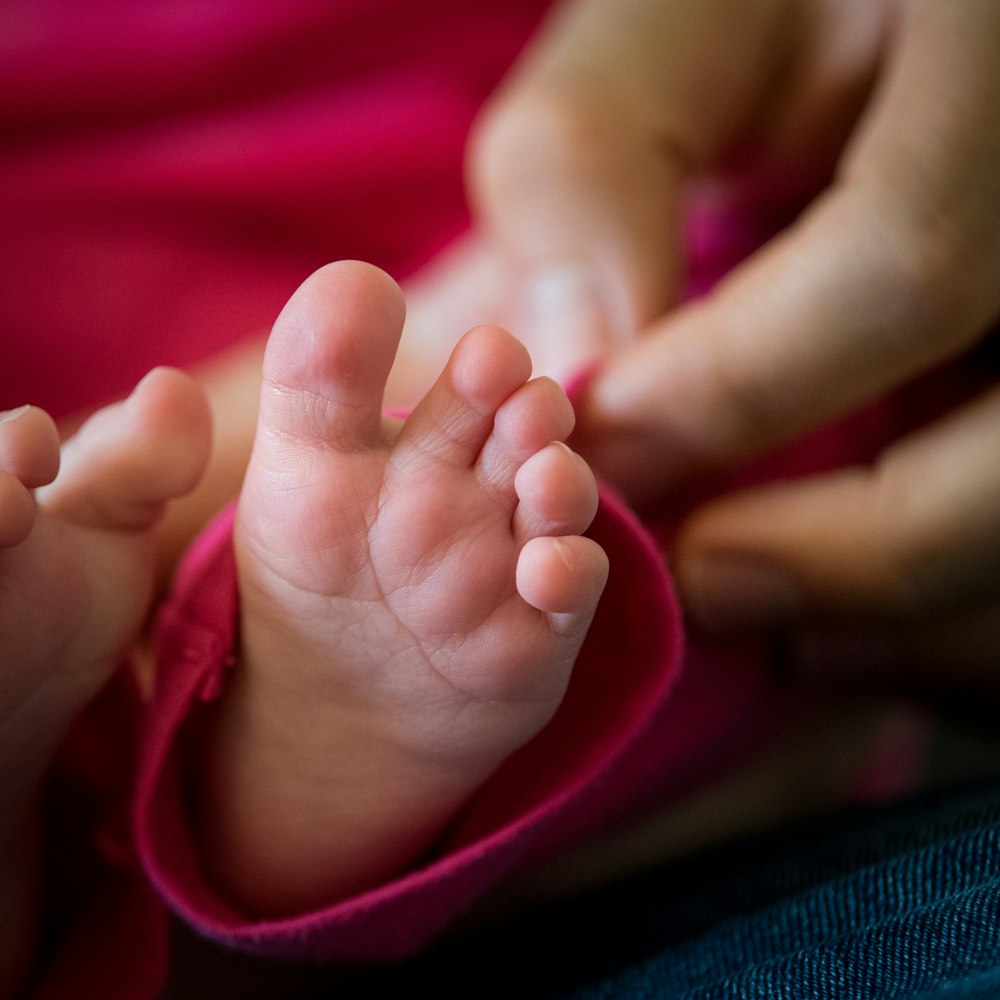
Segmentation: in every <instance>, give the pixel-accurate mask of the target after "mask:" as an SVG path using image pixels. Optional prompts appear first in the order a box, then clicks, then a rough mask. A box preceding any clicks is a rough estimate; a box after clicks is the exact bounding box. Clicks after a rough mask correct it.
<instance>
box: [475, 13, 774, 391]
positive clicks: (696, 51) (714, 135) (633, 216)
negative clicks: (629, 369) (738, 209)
mask: <svg viewBox="0 0 1000 1000" xmlns="http://www.w3.org/2000/svg"><path fill="white" fill-rule="evenodd" d="M778 6H779V4H777V3H775V2H773V0H772V2H768V0H757V2H751V3H746V4H742V5H740V8H739V11H738V12H737V13H734V11H733V8H732V4H730V3H728V2H725V0H701V2H699V3H698V4H690V3H684V2H663V0H576V2H573V3H570V4H568V5H563V6H562V7H559V8H557V10H556V12H555V15H554V16H552V17H551V18H550V19H549V21H548V22H547V23H546V24H545V25H544V26H543V28H542V30H541V31H540V32H539V34H538V36H537V37H536V39H535V41H534V43H533V44H532V45H531V46H530V47H529V49H528V51H527V52H526V53H525V55H524V56H523V57H522V59H521V61H520V62H519V63H518V64H517V65H516V66H515V68H514V69H513V70H512V72H511V74H510V75H509V77H508V78H507V80H506V81H505V83H504V84H503V85H502V86H501V88H500V90H499V91H498V92H497V94H496V95H495V96H494V98H493V99H492V100H491V101H490V102H489V104H488V105H487V106H486V108H485V109H484V111H483V113H482V115H481V116H480V119H479V122H478V124H477V127H476V128H475V129H474V131H473V136H472V140H471V142H470V146H469V153H468V159H467V172H468V189H469V193H470V197H471V200H472V207H473V211H474V214H475V216H476V220H477V223H478V224H479V225H480V226H481V227H482V228H483V229H485V231H486V233H487V234H488V235H489V237H490V238H491V239H493V240H494V241H495V242H496V243H497V244H498V245H499V247H500V248H501V250H502V252H503V253H504V254H505V256H506V258H507V260H508V262H509V264H510V266H511V268H512V270H513V272H514V281H515V286H516V287H518V288H519V289H520V290H521V295H522V300H523V301H522V303H521V310H522V326H521V327H520V328H519V329H518V330H517V332H518V334H519V335H521V336H524V337H525V339H526V340H527V341H528V343H529V347H531V348H532V352H533V354H534V356H535V359H536V363H537V364H538V367H539V368H540V369H542V370H546V371H548V372H549V373H550V374H561V373H564V372H566V371H567V370H569V369H571V368H573V367H579V366H580V365H581V364H584V363H586V362H587V361H589V360H592V359H593V358H594V357H595V356H598V355H600V354H602V353H604V352H605V351H607V350H609V349H610V348H612V347H614V346H615V345H617V344H620V343H621V342H623V341H625V340H627V339H629V338H631V336H632V335H633V334H634V333H635V331H636V330H638V329H639V328H640V327H641V326H643V325H645V324H646V323H648V322H650V321H651V320H653V319H655V318H657V317H659V316H661V315H662V314H663V313H664V312H665V311H666V310H667V309H668V308H669V307H670V305H671V304H672V303H673V302H674V300H675V298H676V295H677V291H678V287H679V284H680V280H681V275H682V271H683V261H682V259H681V245H682V240H681V232H680V230H681V218H682V195H683V188H684V182H685V180H686V179H687V177H688V176H689V175H690V174H692V173H694V172H698V171H701V170H705V169H707V168H708V167H709V166H711V165H712V164H713V163H714V162H715V161H716V160H717V159H718V158H719V157H720V156H721V155H722V153H723V152H724V150H725V149H726V147H727V146H728V144H729V142H730V141H731V140H732V139H733V137H734V136H735V135H736V134H738V133H739V131H740V130H741V128H742V126H743V125H744V124H745V120H746V119H747V117H748V116H749V114H750V113H751V112H752V110H754V109H755V108H756V107H757V95H759V93H760V91H761V90H762V88H763V87H764V85H765V78H766V75H767V72H768V68H767V67H768V60H767V58H766V54H767V50H768V48H769V44H768V43H769V40H770V37H771V32H772V30H773V23H772V22H773V20H774V17H773V16H764V14H765V13H767V14H772V15H773V13H774V11H775V10H776V8H777V7H778ZM734 19H735V20H738V21H740V22H741V23H740V24H738V25H734V24H733V21H734ZM730 49H731V50H732V51H727V50H730Z"/></svg>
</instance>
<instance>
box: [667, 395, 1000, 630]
mask: <svg viewBox="0 0 1000 1000" xmlns="http://www.w3.org/2000/svg"><path fill="white" fill-rule="evenodd" d="M998 440H1000V385H997V386H995V387H993V388H992V389H991V390H989V391H988V392H986V393H985V394H983V395H982V396H981V397H979V398H978V399H976V400H974V401H972V402H970V403H967V404H966V405H965V406H964V407H962V408H961V409H958V410H956V411H954V412H953V413H952V414H950V415H949V416H948V417H947V418H946V419H944V420H941V421H939V422H938V423H936V424H934V425H931V426H929V427H926V428H924V429H922V430H920V431H918V432H915V433H914V434H913V435H911V436H910V437H909V438H906V439H903V440H901V441H900V442H898V443H897V444H895V445H894V446H892V447H891V448H889V449H888V450H887V451H886V452H885V453H884V454H883V455H882V456H881V458H880V459H879V461H878V462H877V463H875V464H874V465H873V466H871V467H866V468H852V469H846V470H841V471H837V472H833V473H830V474H827V475H824V476H818V477H815V478H810V479H803V480H798V481H791V482H784V483H776V484H773V485H769V486H764V487H760V488H758V489H755V490H751V491H746V492H744V493H737V494H732V495H730V496H727V497H723V498H721V499H719V500H717V501H715V502H712V503H709V504H708V505H706V506H705V507H703V508H702V509H700V510H698V511H696V512H695V514H694V515H693V516H692V517H691V519H690V520H689V521H688V522H687V524H685V525H684V526H683V527H682V529H681V532H680V535H679V539H678V544H677V554H676V557H675V561H674V569H675V571H676V573H677V574H678V577H679V581H680V585H681V590H682V594H683V597H684V600H685V603H686V605H687V607H688V608H689V610H690V612H691V613H692V615H693V616H694V618H695V619H696V620H698V621H700V622H701V623H702V624H704V625H706V626H708V627H709V628H733V627H759V626H769V625H776V624H787V623H789V622H794V621H797V620H801V619H806V618H811V619H814V620H815V619H820V620H823V619H827V620H834V621H838V622H844V621H852V620H853V621H858V620H867V621H869V622H871V621H884V620H890V621H895V622H897V623H898V622H901V621H906V620H918V619H923V618H928V617H933V616H940V615H941V614H942V613H945V612H951V611H954V610H957V609H960V608H963V607H967V606H970V605H971V604H974V603H977V602H981V601H982V600H983V599H987V598H995V597H998V596H1000V569H998V567H1000V461H997V441H998Z"/></svg>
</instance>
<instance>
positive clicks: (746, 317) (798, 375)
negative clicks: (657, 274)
mask: <svg viewBox="0 0 1000 1000" xmlns="http://www.w3.org/2000/svg"><path fill="white" fill-rule="evenodd" d="M904 11H905V13H904V16H903V17H902V18H901V23H900V25H899V30H898V37H897V39H896V43H895V46H896V47H895V54H894V57H893V59H892V62H891V65H890V66H889V67H888V69H887V71H886V76H885V79H884V81H883V83H882V85H881V88H880V90H879V92H878V93H877V94H876V95H875V96H874V97H873V99H872V103H871V106H870V109H869V111H868V113H867V114H866V117H865V119H864V121H863V123H862V125H861V126H860V128H859V131H858V133H857V137H856V140H855V142H854V143H853V145H852V146H851V147H850V148H849V150H848V152H847V154H846V155H845V158H844V160H843V163H842V168H841V171H840V176H839V179H838V181H837V183H836V184H834V185H833V186H832V187H831V189H830V190H829V192H828V193H827V194H826V195H825V196H824V197H822V198H820V199H819V200H818V201H817V202H815V203H814V205H813V206H812V207H811V209H810V210H809V211H808V212H806V213H805V214H804V215H803V217H802V218H801V220H800V222H799V223H798V224H797V225H795V226H794V227H793V228H791V229H790V230H789V231H787V233H786V234H785V235H784V236H783V237H782V238H780V239H777V240H775V241H773V242H772V243H771V244H769V245H768V246H767V247H765V248H764V249H763V250H762V251H760V252H759V253H758V254H756V255H755V256H754V257H753V258H751V259H750V261H748V262H747V263H746V264H745V265H744V266H743V267H742V268H739V269H737V270H736V271H735V272H733V274H732V275H731V277H730V279H729V280H728V281H726V282H725V283H723V285H722V286H721V287H720V288H718V289H717V290H716V292H715V293H714V294H712V295H710V296H709V297H708V298H706V299H704V300H702V301H701V302H699V303H696V304H693V305H691V306H690V307H688V308H686V309H684V310H681V311H680V312H678V313H677V314H676V315H675V316H673V317H670V318H668V319H667V320H666V321H665V322H664V323H662V324H661V325H660V326H659V328H658V329H657V330H655V331H654V332H653V334H652V335H651V336H650V337H647V338H644V339H642V340H640V341H639V342H637V343H636V344H635V345H633V346H632V347H631V348H629V349H627V350H626V351H624V352H622V353H621V354H620V355H618V356H617V357H616V358H615V359H614V360H613V362H612V364H611V365H610V366H609V368H608V370H607V371H606V372H605V373H604V374H603V375H602V377H600V378H598V379H597V380H596V381H595V382H594V384H593V386H592V389H591V392H590V394H589V396H588V398H587V400H586V401H585V405H584V407H583V410H582V413H581V420H580V424H579V439H578V443H579V446H580V447H581V448H582V449H583V450H584V451H585V453H586V454H587V457H588V458H589V459H591V460H592V461H593V462H594V464H595V465H596V466H597V467H598V468H599V469H600V471H602V472H603V473H604V474H605V475H608V476H609V477H610V478H612V479H614V480H616V481H617V482H618V483H619V484H620V485H621V486H622V487H623V488H625V490H626V492H629V493H630V494H631V495H632V497H633V498H635V499H642V498H643V497H650V496H653V495H656V494H660V495H665V494H668V493H669V492H670V491H671V490H672V489H673V488H674V486H675V485H676V484H677V482H678V481H679V480H682V479H683V478H685V477H686V476H688V475H690V474H691V472H692V471H693V470H695V469H698V468H701V467H705V466H708V467H719V466H728V465H732V464H735V463H737V462H739V461H742V460H745V459H746V458H748V457H750V456H752V455H754V454H756V453H760V452H763V451H766V450H768V449H770V448H771V447H773V446H775V445H777V444H779V443H781V442H784V441H788V440H791V439H793V438H795V437H797V436H799V435H800V434H801V433H802V432H803V431H805V430H806V429H808V428H811V427H813V426H816V425H818V424H820V423H823V422H825V421H826V420H828V419H830V418H832V417H834V416H837V415H839V414H843V413H845V412H848V411H850V410H852V409H853V408H855V407H856V406H858V405H859V404H860V403H862V402H863V401H865V400H868V399H870V398H872V397H874V396H877V395H878V394H880V393H881V392H883V391H885V390H888V389H890V388H892V387H895V386H897V385H899V384H901V383H902V382H903V381H905V380H906V379H908V378H909V377H911V376H912V375H914V374H915V373H917V372H920V371H923V370H925V369H928V368H930V367H932V366H933V365H935V364H937V363H939V362H943V361H944V360H946V359H948V358H950V357H952V356H954V355H957V354H959V353H961V352H962V351H964V350H965V349H966V348H968V347H969V346H970V345H971V344H972V343H973V342H975V340H976V339H977V338H978V337H980V336H981V335H982V333H983V331H984V330H985V329H986V328H987V326H988V324H989V322H990V321H991V320H992V319H993V318H995V317H996V315H997V314H998V313H1000V226H998V225H997V219H998V218H1000V131H998V129H997V128H996V122H997V120H998V119H1000V5H998V4H997V3H995V0H965V2H963V3H961V4H952V3H949V2H946V0H913V2H912V3H910V4H909V5H908V6H906V7H905V8H904Z"/></svg>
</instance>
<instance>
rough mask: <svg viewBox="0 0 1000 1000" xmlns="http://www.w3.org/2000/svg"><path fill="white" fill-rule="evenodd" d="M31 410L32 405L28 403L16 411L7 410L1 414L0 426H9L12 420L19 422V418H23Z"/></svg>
mask: <svg viewBox="0 0 1000 1000" xmlns="http://www.w3.org/2000/svg"><path fill="white" fill-rule="evenodd" d="M30 409H31V406H30V404H27V403H26V404H25V405H24V406H19V407H17V408H16V409H14V410H7V411H5V412H3V413H0V424H9V423H10V422H11V421H12V420H17V418H18V417H23V416H24V414H25V413H27V412H28V410H30Z"/></svg>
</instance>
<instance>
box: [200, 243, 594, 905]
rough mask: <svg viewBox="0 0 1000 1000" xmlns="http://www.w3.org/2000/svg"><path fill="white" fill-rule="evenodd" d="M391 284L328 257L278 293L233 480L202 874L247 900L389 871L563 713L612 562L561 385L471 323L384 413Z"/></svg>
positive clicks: (398, 321) (318, 893)
mask: <svg viewBox="0 0 1000 1000" xmlns="http://www.w3.org/2000/svg"><path fill="white" fill-rule="evenodd" d="M402 321H403V304H402V299H401V296H400V293H399V290H398V289H397V288H396V286H395V284H394V283H393V282H392V281H391V279H389V278H388V277H387V276H386V275H384V274H383V273H382V272H380V271H378V270H377V269H375V268H372V267H370V266H368V265H364V264H359V263H351V262H345V263H341V264H337V265H330V266H329V267H327V268H325V269H323V270H322V271H320V272H318V273H317V274H315V275H314V276H313V277H312V278H310V279H309V280H308V281H307V282H306V283H305V284H304V285H303V286H302V287H301V288H300V289H299V290H298V291H297V292H296V294H295V295H294V296H293V298H292V300H291V301H290V303H289V304H288V306H286V308H285V310H284V311H283V313H282V315H281V317H280V318H279V320H278V322H277V324H276V326H275V329H274V332H273V333H272V335H271V339H270V342H269V345H268V351H267V356H266V359H265V367H264V389H263V394H262V399H261V416H260V425H259V428H258V435H257V442H256V445H255V450H254V454H253V458H252V460H251V464H250V468H249V471H248V474H247V478H246V482H245V485H244V488H243V492H242V495H241V498H240V503H239V512H238V517H237V526H236V536H235V544H236V552H237V564H238V568H239V581H240V599H241V621H242V624H241V647H240V656H239V666H238V668H237V670H236V671H235V676H234V680H233V682H232V684H231V686H230V689H229V690H228V691H227V694H226V696H225V698H223V699H222V703H221V705H220V706H219V707H218V709H217V712H218V716H217V718H216V720H215V724H214V726H213V727H212V728H211V735H210V737H209V744H208V746H209V770H208V777H207V779H206V781H205V782H204V784H203V786H202V794H201V796H200V815H201V823H202V833H203V838H204V840H205V843H206V848H207V850H208V857H209V860H210V863H211V865H212V867H213V870H214V872H215V877H216V878H217V880H219V881H220V882H221V883H222V884H223V886H224V887H225V888H226V889H227V891H229V892H230V893H231V894H232V895H233V896H234V897H235V898H236V899H237V901H239V902H240V903H241V904H242V905H243V906H244V907H246V908H247V909H248V910H250V911H251V912H256V913H259V914H261V915H267V914H275V913H279V912H284V911H290V910H294V909H299V908H302V907H309V906H313V905H319V904H321V903H324V902H330V901H331V900H332V899H333V898H336V897H337V896H342V895H346V894H348V893H351V892H355V891H358V890H361V889H364V888H367V887H370V886H372V885H374V884H377V882H378V881H379V880H381V879H384V878H386V877H388V876H391V875H393V874H396V873H398V872H399V871H400V870H402V869H403V868H405V866H406V865H408V864H409V863H411V862H412V861H413V860H414V859H415V858H416V857H417V856H419V854H420V853H421V852H422V851H424V850H425V849H426V848H427V847H428V846H429V845H430V844H431V843H432V842H433V840H434V838H435V837H436V836H438V835H439V834H440V832H441V830H442V828H443V826H444V825H445V824H446V823H447V822H448V821H449V820H450V819H451V818H452V817H453V816H454V814H455V812H456V810H457V809H458V808H459V807H460V806H461V804H462V803H463V802H464V800H465V799H466V798H467V797H468V795H469V794H470V793H471V792H472V791H473V790H474V789H475V788H476V787H477V786H478V785H479V784H481V783H482V782H483V781H484V780H485V779H486V778H487V777H488V776H489V775H490V774H491V772H492V771H493V770H495V769H496V767H497V766H498V765H499V764H500V763H501V762H502V761H503V760H504V759H505V758H506V757H507V756H508V755H509V754H511V753H512V752H513V751H514V750H516V749H517V748H518V747H520V746H522V745H523V744H524V743H525V742H527V741H528V740H529V739H531V738H532V736H534V735H535V734H536V733H537V732H538V731H539V730H540V729H541V728H542V727H543V726H544V725H545V724H546V722H547V721H548V720H549V719H550V718H551V716H552V715H553V714H554V712H555V710H556V708H557V707H558V705H559V704H560V701H561V699H562V696H563V694H564V692H565V689H566V685H567V683H568V680H569V677H570V673H571V670H572V666H573V663H574V660H575V658H576V656H577V653H578V652H579V649H580V646H581V644H582V642H583V638H584V635H585V633H586V630H587V627H588V626H589V623H590V620H591V618H592V616H593V613H594V610H595V608H596V605H597V601H598V599H599V596H600V593H601V590H602V589H603V586H604V581H605V579H606V574H607V561H606V558H605V555H604V553H603V552H602V550H601V549H600V548H599V547H598V546H597V545H596V544H595V543H594V542H592V541H590V540H589V539H586V538H582V537H580V534H581V533H582V532H583V531H584V530H586V528H587V527H588V526H589V524H590V521H591V519H592V517H593V515H594V513H595V510H596V505H597V492H596V485H595V482H594V479H593V476H592V475H591V473H590V471H589V469H588V468H587V467H586V465H585V464H584V463H583V461H582V460H581V459H580V458H578V457H577V456H576V455H574V454H573V453H572V452H570V451H569V449H568V448H566V447H565V445H563V444H560V443H557V442H560V441H561V440H562V439H564V438H565V437H566V436H567V435H568V434H569V432H570V430H571V429H572V424H573V415H572V410H571V408H570V406H569V403H568V401H567V400H566V397H565V395H564V394H563V393H562V391H561V390H560V389H559V388H558V387H557V386H556V384H555V383H554V382H551V381H550V380H548V379H539V380H534V381H530V380H529V379H530V372H531V363H530V360H529V358H528V355H527V352H526V351H525V350H524V348H523V347H522V346H521V345H520V344H519V343H518V342H517V341H516V340H514V338H513V337H511V336H510V335H509V334H507V333H505V332H504V331H502V330H500V329H498V328H490V327H483V328H479V329H476V330H473V331H472V332H470V333H469V334H467V335H466V337H465V338H464V339H463V340H462V341H461V342H460V343H459V345H458V346H457V347H456V349H455V351H454V353H453V355H452V357H451V359H450V361H449V363H448V365H447V367H446V369H445V371H444V373H443V374H442V375H441V377H440V378H439V379H438V381H437V382H436V384H435V385H434V386H433V388H432V389H431V390H430V391H429V393H428V394H427V396H426V397H425V398H424V399H423V400H422V401H421V402H420V403H419V404H418V406H417V407H416V409H415V410H414V412H413V413H412V415H411V416H410V417H409V419H408V420H407V421H406V422H405V423H403V422H402V421H400V420H395V419H387V418H385V417H384V416H383V414H382V398H383V391H384V388H385V383H386V378H387V376H388V373H389V370H390V367H391V366H392V362H393V358H394V355H395V351H396V347H397V344H398V340H399V334H400V329H401V327H402Z"/></svg>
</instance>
